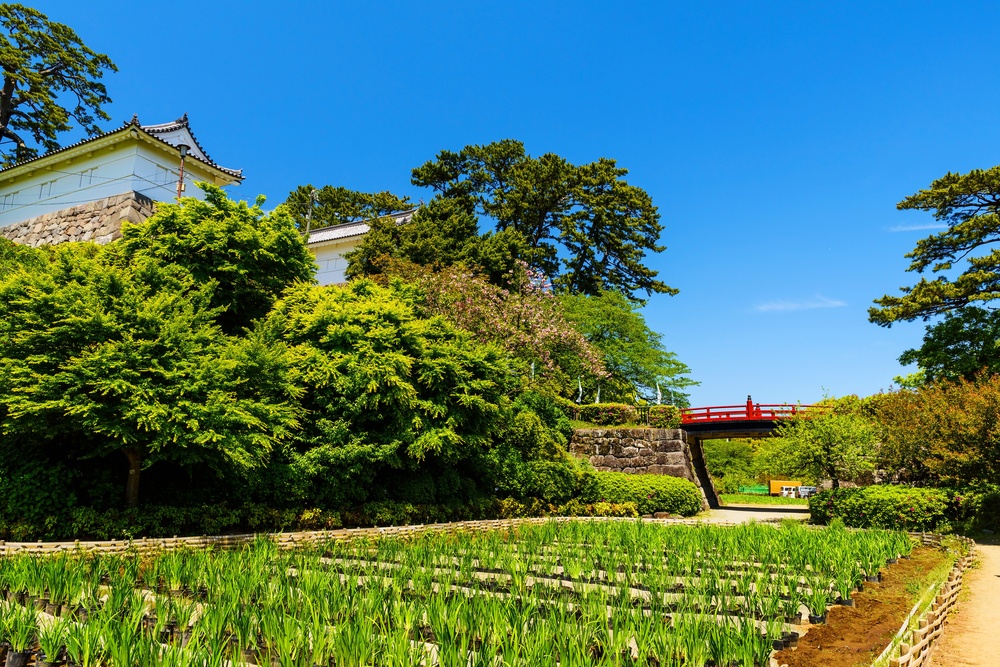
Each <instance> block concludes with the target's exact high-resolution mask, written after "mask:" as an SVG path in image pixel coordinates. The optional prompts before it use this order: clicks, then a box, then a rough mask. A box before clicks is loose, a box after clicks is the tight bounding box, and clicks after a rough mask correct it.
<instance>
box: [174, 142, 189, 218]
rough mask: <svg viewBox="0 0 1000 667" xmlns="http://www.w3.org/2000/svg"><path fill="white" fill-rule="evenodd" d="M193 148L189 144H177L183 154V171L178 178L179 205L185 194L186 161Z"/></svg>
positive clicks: (181, 170)
mask: <svg viewBox="0 0 1000 667" xmlns="http://www.w3.org/2000/svg"><path fill="white" fill-rule="evenodd" d="M190 148H191V147H190V146H188V145H187V144H177V150H179V151H180V152H181V169H180V173H179V175H178V177H177V203H178V204H179V203H180V201H181V193H182V192H184V159H185V158H186V157H187V154H188V149H190Z"/></svg>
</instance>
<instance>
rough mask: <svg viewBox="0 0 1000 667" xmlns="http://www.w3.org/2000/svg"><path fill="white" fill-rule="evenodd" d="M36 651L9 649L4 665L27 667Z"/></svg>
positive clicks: (8, 666)
mask: <svg viewBox="0 0 1000 667" xmlns="http://www.w3.org/2000/svg"><path fill="white" fill-rule="evenodd" d="M34 654H35V652H34V651H14V650H10V651H7V660H6V662H4V667H26V666H27V664H28V661H29V660H31V656H32V655H34Z"/></svg>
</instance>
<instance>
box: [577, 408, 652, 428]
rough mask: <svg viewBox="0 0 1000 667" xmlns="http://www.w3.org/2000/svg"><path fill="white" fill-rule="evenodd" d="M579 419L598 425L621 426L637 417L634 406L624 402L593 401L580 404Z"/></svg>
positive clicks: (632, 421)
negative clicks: (587, 403) (588, 403)
mask: <svg viewBox="0 0 1000 667" xmlns="http://www.w3.org/2000/svg"><path fill="white" fill-rule="evenodd" d="M579 414H580V419H582V420H583V421H585V422H590V423H591V424H597V425H599V426H621V425H622V424H628V423H634V422H635V421H636V420H637V419H638V418H639V416H638V413H637V412H636V409H635V407H633V406H631V405H626V404H625V403H595V404H593V405H581V406H580V413H579Z"/></svg>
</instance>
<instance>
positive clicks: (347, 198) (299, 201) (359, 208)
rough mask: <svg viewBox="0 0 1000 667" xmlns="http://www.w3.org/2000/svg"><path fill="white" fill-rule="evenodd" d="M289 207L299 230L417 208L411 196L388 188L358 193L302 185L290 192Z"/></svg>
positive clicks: (330, 186)
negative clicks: (405, 195)
mask: <svg viewBox="0 0 1000 667" xmlns="http://www.w3.org/2000/svg"><path fill="white" fill-rule="evenodd" d="M284 204H285V208H286V209H287V210H288V212H289V213H290V214H291V215H292V218H293V219H294V220H295V224H296V226H297V227H298V228H299V230H305V229H306V226H307V223H308V226H309V228H310V229H320V228H321V227H333V226H335V225H345V224H348V223H352V222H368V221H373V220H378V219H379V218H382V217H385V216H388V215H391V214H393V213H399V212H401V211H407V210H409V209H411V208H413V205H412V204H411V202H410V200H409V198H408V197H399V196H397V195H394V194H392V193H391V192H389V191H387V190H383V191H381V192H358V191H357V190H349V189H347V188H342V187H335V186H332V185H324V186H322V187H319V188H316V187H313V186H312V185H300V186H298V187H297V188H295V189H294V190H292V191H291V192H289V193H288V198H287V199H285V202H284Z"/></svg>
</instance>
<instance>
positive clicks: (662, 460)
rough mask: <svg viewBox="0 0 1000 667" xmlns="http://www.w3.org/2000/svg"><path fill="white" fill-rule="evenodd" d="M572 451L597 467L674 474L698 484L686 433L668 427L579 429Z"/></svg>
mask: <svg viewBox="0 0 1000 667" xmlns="http://www.w3.org/2000/svg"><path fill="white" fill-rule="evenodd" d="M570 452H572V453H573V454H575V455H576V456H580V457H586V458H588V459H589V460H590V464H591V465H592V466H594V468H596V469H597V470H611V471H614V472H624V473H635V474H649V475H671V476H673V477H683V478H684V479H687V480H690V481H692V482H695V483H697V476H696V475H695V474H694V472H693V469H692V465H691V450H690V448H689V447H688V444H687V442H686V441H685V439H684V432H683V431H681V430H679V429H667V428H608V429H577V430H576V431H574V432H573V439H572V440H571V441H570Z"/></svg>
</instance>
